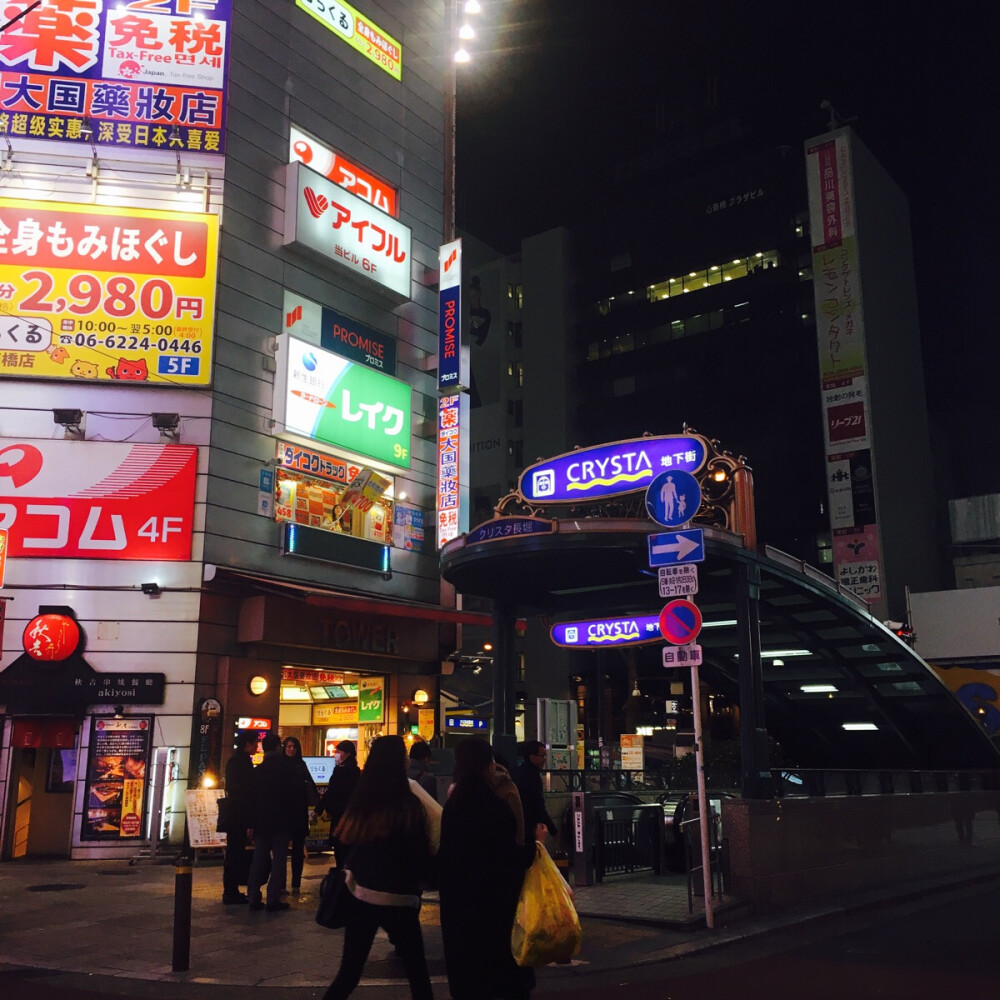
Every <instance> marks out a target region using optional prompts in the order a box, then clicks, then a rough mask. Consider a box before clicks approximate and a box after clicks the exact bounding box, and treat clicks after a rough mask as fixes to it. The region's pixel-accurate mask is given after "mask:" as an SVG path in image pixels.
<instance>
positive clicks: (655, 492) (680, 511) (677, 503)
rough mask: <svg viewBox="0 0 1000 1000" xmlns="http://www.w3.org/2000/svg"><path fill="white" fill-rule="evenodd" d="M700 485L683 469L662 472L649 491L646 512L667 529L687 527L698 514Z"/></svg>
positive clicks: (650, 485) (647, 492) (649, 487)
mask: <svg viewBox="0 0 1000 1000" xmlns="http://www.w3.org/2000/svg"><path fill="white" fill-rule="evenodd" d="M700 505H701V486H700V485H699V483H698V480H697V479H695V477H694V476H692V475H691V473H690V472H685V471H684V470H683V469H671V470H670V471H669V472H661V473H660V474H659V475H658V476H657V477H656V478H655V479H654V480H653V481H652V482H651V483H650V484H649V486H648V487H647V489H646V510H647V511H648V513H649V516H650V517H651V518H652V519H653V520H654V521H655V522H656V523H657V524H663V525H666V527H668V528H676V527H678V526H679V525H681V524H686V523H687V522H688V521H690V520H691V518H692V517H694V515H695V514H697V513H698V507H699V506H700Z"/></svg>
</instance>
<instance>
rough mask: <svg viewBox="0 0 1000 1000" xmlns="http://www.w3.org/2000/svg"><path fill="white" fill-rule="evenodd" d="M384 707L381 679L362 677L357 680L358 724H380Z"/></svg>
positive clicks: (383, 691)
mask: <svg viewBox="0 0 1000 1000" xmlns="http://www.w3.org/2000/svg"><path fill="white" fill-rule="evenodd" d="M384 706H385V688H384V686H383V682H382V678H381V677H362V678H360V679H359V680H358V722H359V723H360V722H382V721H383V717H384V714H385V712H384Z"/></svg>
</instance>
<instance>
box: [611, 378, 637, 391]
mask: <svg viewBox="0 0 1000 1000" xmlns="http://www.w3.org/2000/svg"><path fill="white" fill-rule="evenodd" d="M611 395H612V396H634V395H635V376H634V375H626V376H625V377H623V378H616V379H615V380H614V381H613V382H612V383H611Z"/></svg>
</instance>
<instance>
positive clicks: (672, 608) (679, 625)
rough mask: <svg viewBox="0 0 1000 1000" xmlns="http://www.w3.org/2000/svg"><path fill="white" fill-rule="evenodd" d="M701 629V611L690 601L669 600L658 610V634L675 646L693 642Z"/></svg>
mask: <svg viewBox="0 0 1000 1000" xmlns="http://www.w3.org/2000/svg"><path fill="white" fill-rule="evenodd" d="M700 631H701V611H700V610H699V609H698V606H697V605H696V604H694V603H693V602H691V601H686V600H683V599H680V600H676V601H671V602H670V603H669V604H668V605H666V607H665V608H664V609H663V610H662V611H661V612H660V634H661V635H662V636H663V638H664V639H666V641H667V642H670V643H673V644H674V645H675V646H686V645H687V644H688V643H689V642H694V640H695V639H696V638H697V637H698V633H699V632H700Z"/></svg>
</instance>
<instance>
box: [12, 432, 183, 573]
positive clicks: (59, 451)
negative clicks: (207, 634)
mask: <svg viewBox="0 0 1000 1000" xmlns="http://www.w3.org/2000/svg"><path fill="white" fill-rule="evenodd" d="M197 459H198V449H197V448H196V447H194V446H191V445H177V444H170V445H161V444H115V443H111V442H97V441H88V442H87V443H86V444H81V443H79V442H77V441H33V442H31V443H28V442H17V441H15V442H13V443H11V444H8V445H6V446H5V447H2V448H0V528H2V529H6V531H7V533H8V548H9V554H10V555H11V556H12V557H25V556H28V557H40V558H53V557H55V558H86V559H155V560H161V561H165V562H176V561H183V560H187V559H190V558H191V536H192V531H193V527H194V489H195V474H196V467H197Z"/></svg>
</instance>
